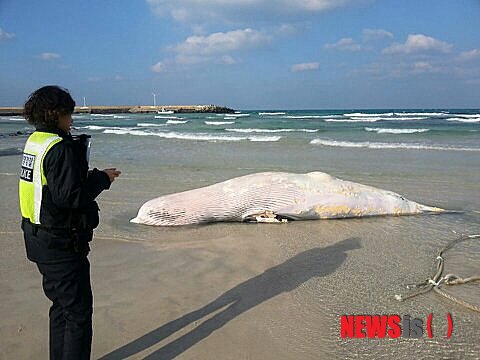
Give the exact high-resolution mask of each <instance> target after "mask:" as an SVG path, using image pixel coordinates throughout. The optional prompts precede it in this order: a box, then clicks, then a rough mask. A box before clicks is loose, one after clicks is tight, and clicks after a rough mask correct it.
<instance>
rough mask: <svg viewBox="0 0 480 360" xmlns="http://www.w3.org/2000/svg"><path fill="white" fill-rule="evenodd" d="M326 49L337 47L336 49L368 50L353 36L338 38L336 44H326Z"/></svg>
mask: <svg viewBox="0 0 480 360" xmlns="http://www.w3.org/2000/svg"><path fill="white" fill-rule="evenodd" d="M325 48H326V49H335V50H342V51H362V50H366V48H365V47H363V46H362V45H360V44H357V43H356V42H355V41H354V40H353V39H352V38H343V39H340V40H338V41H337V42H336V43H335V44H326V45H325Z"/></svg>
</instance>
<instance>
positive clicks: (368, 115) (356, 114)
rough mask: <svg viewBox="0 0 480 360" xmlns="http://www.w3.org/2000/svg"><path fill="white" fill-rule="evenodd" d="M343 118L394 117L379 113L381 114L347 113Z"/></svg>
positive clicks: (391, 114)
mask: <svg viewBox="0 0 480 360" xmlns="http://www.w3.org/2000/svg"><path fill="white" fill-rule="evenodd" d="M343 116H355V117H370V116H373V117H376V116H394V114H393V113H392V112H391V113H381V114H369V113H349V114H343Z"/></svg>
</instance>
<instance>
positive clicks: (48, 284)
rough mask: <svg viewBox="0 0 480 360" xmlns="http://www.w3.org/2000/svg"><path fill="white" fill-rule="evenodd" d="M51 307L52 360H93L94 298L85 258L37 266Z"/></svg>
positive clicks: (88, 266)
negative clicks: (91, 354)
mask: <svg viewBox="0 0 480 360" xmlns="http://www.w3.org/2000/svg"><path fill="white" fill-rule="evenodd" d="M37 266H38V269H39V270H40V273H41V274H42V275H43V290H44V292H45V295H47V297H48V298H49V299H50V300H51V301H52V306H51V307H50V313H49V315H50V359H52V360H53V359H54V360H57V359H64V360H66V359H90V351H91V346H92V313H93V296H92V288H91V285H90V263H89V262H88V259H87V257H86V256H82V257H79V258H78V259H76V260H73V261H68V262H61V263H55V264H44V263H37Z"/></svg>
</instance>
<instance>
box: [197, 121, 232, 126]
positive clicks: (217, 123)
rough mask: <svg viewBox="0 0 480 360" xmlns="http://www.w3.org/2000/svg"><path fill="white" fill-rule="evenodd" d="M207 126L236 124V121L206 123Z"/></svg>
mask: <svg viewBox="0 0 480 360" xmlns="http://www.w3.org/2000/svg"><path fill="white" fill-rule="evenodd" d="M204 123H205V124H207V125H230V124H235V121H204Z"/></svg>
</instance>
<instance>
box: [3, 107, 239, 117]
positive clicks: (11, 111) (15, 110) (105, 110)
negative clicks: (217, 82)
mask: <svg viewBox="0 0 480 360" xmlns="http://www.w3.org/2000/svg"><path fill="white" fill-rule="evenodd" d="M170 111H173V112H174V113H217V114H232V113H234V112H235V111H234V110H233V109H230V108H228V107H225V106H218V105H160V106H146V105H137V106H128V105H126V106H76V107H75V110H74V113H76V114H125V113H134V114H136V113H138V114H142V113H157V112H158V113H162V112H170ZM22 113H23V108H21V107H0V116H15V115H22Z"/></svg>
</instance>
